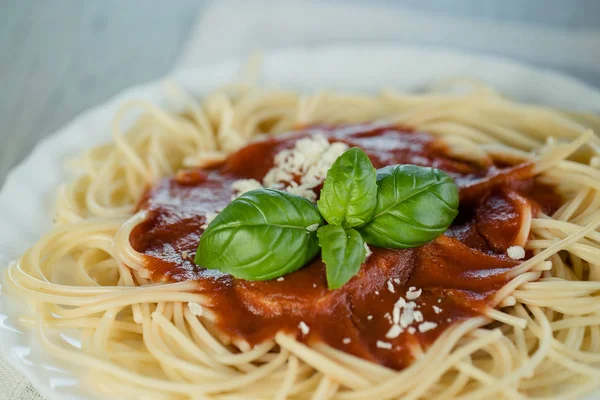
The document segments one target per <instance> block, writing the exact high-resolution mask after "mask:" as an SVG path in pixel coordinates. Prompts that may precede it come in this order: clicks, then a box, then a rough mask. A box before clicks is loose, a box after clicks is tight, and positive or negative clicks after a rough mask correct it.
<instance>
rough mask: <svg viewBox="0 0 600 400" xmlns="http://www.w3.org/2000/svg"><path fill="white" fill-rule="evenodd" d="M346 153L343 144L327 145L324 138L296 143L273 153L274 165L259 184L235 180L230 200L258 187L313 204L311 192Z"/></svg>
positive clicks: (319, 137) (313, 137)
mask: <svg viewBox="0 0 600 400" xmlns="http://www.w3.org/2000/svg"><path fill="white" fill-rule="evenodd" d="M346 150H348V145H347V144H346V143H340V142H336V143H329V141H328V140H327V138H326V137H325V136H324V135H314V136H311V137H307V138H304V139H300V140H298V141H297V142H296V144H295V145H294V148H293V149H285V150H282V151H280V152H279V153H277V155H275V158H274V159H273V162H274V164H275V165H274V166H273V168H271V169H270V170H269V172H267V174H266V175H265V177H264V179H263V182H262V184H261V183H260V182H259V181H257V180H255V179H239V180H237V181H235V182H234V183H233V185H232V190H233V192H234V194H233V196H232V199H235V198H236V197H238V196H240V195H242V194H243V193H245V192H247V191H250V190H253V189H260V188H262V187H266V188H272V189H278V190H285V191H287V192H288V193H291V194H295V195H298V196H301V197H305V198H307V199H308V200H310V201H313V202H315V201H317V194H316V193H315V191H314V189H315V188H316V187H318V186H320V185H321V184H322V183H323V181H324V180H325V178H326V177H327V171H329V169H330V168H331V166H332V165H333V163H334V161H335V160H336V159H337V158H338V157H339V156H341V155H342V153H344V152H345V151H346Z"/></svg>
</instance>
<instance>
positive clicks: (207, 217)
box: [200, 212, 219, 229]
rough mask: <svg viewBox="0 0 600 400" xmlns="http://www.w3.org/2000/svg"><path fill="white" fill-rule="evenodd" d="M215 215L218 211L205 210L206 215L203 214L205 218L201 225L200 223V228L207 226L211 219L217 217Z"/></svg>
mask: <svg viewBox="0 0 600 400" xmlns="http://www.w3.org/2000/svg"><path fill="white" fill-rule="evenodd" d="M217 215H219V213H217V212H207V213H206V215H205V216H204V218H206V222H205V223H204V224H202V225H200V228H201V229H206V228H208V225H209V224H210V223H211V222H212V221H213V219H215V218H217Z"/></svg>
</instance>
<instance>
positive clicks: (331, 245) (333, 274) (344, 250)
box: [317, 225, 367, 289]
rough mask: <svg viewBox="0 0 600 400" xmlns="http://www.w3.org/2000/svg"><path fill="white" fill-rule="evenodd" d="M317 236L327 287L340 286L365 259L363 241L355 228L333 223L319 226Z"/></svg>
mask: <svg viewBox="0 0 600 400" xmlns="http://www.w3.org/2000/svg"><path fill="white" fill-rule="evenodd" d="M317 236H318V237H319V246H321V250H322V251H321V257H322V258H323V262H324V263H325V267H326V270H327V284H328V286H329V289H337V288H339V287H342V286H343V285H344V284H345V283H346V282H348V281H349V280H350V278H352V277H353V276H354V275H356V273H357V272H358V270H359V269H360V265H361V264H362V263H363V262H364V261H365V258H366V256H367V251H366V249H365V243H364V241H363V239H362V237H361V236H360V233H358V232H357V231H356V230H354V229H352V228H342V227H341V226H335V225H325V226H322V227H320V228H319V230H318V231H317Z"/></svg>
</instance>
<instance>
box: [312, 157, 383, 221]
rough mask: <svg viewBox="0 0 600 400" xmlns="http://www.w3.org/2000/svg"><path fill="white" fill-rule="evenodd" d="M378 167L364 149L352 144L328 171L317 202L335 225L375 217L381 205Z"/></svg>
mask: <svg viewBox="0 0 600 400" xmlns="http://www.w3.org/2000/svg"><path fill="white" fill-rule="evenodd" d="M375 177H376V170H375V168H373V165H372V164H371V160H369V157H368V156H367V155H366V154H365V152H364V151H362V150H361V149H359V148H358V147H354V148H351V149H350V150H348V151H346V152H345V153H344V154H342V155H341V156H339V157H338V159H337V160H335V162H334V163H333V165H332V166H331V169H330V170H329V171H328V172H327V178H326V179H325V182H324V183H323V190H321V197H320V199H319V201H318V202H317V204H318V206H319V211H320V212H321V215H323V218H325V219H326V220H327V222H329V223H330V224H331V225H338V226H343V227H346V228H352V227H354V226H360V225H362V224H364V223H365V222H367V221H369V220H370V219H371V216H372V215H373V211H375V206H376V205H377V183H376V181H375Z"/></svg>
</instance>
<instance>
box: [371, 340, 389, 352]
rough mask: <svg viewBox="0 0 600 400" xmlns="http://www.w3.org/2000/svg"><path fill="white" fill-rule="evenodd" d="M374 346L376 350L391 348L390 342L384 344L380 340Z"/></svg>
mask: <svg viewBox="0 0 600 400" xmlns="http://www.w3.org/2000/svg"><path fill="white" fill-rule="evenodd" d="M375 345H376V346H377V348H378V349H385V350H390V349H391V348H392V344H391V343H390V342H384V341H381V340H378V341H377V343H375Z"/></svg>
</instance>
